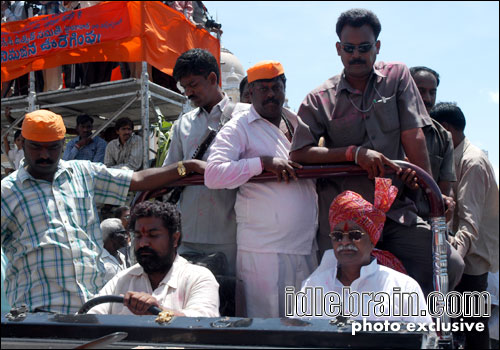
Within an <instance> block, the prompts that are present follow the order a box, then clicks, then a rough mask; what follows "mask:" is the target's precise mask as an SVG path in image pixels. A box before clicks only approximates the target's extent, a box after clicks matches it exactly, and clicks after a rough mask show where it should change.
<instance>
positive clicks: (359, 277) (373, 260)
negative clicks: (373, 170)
mask: <svg viewBox="0 0 500 350" xmlns="http://www.w3.org/2000/svg"><path fill="white" fill-rule="evenodd" d="M391 183H392V181H391V179H387V178H376V179H375V195H374V204H371V203H370V202H368V201H366V200H365V199H364V198H363V197H362V196H360V195H359V194H358V193H355V192H352V191H345V192H343V193H341V194H340V195H338V196H337V197H336V198H335V199H334V201H333V202H332V204H331V206H330V211H329V221H330V227H331V232H330V239H331V243H330V246H331V247H333V250H327V251H326V252H325V254H324V255H323V259H322V261H321V264H320V266H319V267H318V268H317V269H316V270H315V271H314V272H313V274H312V275H311V276H309V277H308V278H307V279H306V280H305V281H304V283H303V284H302V290H301V291H302V293H301V294H302V295H308V294H307V293H306V292H307V289H306V288H307V287H314V288H316V291H318V289H319V288H322V290H323V294H326V293H328V292H335V293H337V294H338V295H339V296H342V295H344V291H343V288H345V287H350V293H351V294H352V293H353V292H357V293H363V292H366V293H370V292H383V293H386V294H387V296H388V297H389V296H390V298H388V299H387V300H386V302H384V307H386V308H389V315H380V314H379V313H377V312H376V309H375V308H373V309H372V308H371V306H373V303H371V301H370V300H369V299H367V298H363V299H362V304H360V305H350V304H349V303H350V302H351V300H354V299H351V298H344V299H343V300H344V303H343V305H341V306H340V309H341V310H342V312H343V313H344V315H345V316H349V317H353V318H354V319H359V318H361V316H363V317H367V320H371V321H378V320H381V319H380V318H379V317H378V316H382V317H383V318H382V320H389V321H404V322H423V323H432V319H431V317H430V316H429V315H428V314H427V316H424V315H422V316H421V313H420V311H423V310H426V302H425V298H424V295H423V293H422V290H421V288H420V286H419V285H418V283H417V282H416V281H415V280H414V279H413V278H411V277H409V276H407V275H406V271H405V268H404V267H403V265H402V264H401V262H400V261H399V260H398V259H397V258H396V257H395V256H394V255H392V254H391V253H389V252H387V251H382V250H378V249H374V247H375V245H376V244H377V241H378V239H379V238H380V235H381V233H382V229H383V227H384V222H385V212H386V211H387V210H389V208H390V206H391V204H392V203H393V201H394V199H395V198H396V195H397V192H398V190H397V188H396V187H395V186H391ZM396 288H399V291H403V292H405V293H413V295H414V296H415V297H416V298H418V307H416V308H415V309H411V308H410V309H408V308H409V307H410V306H409V300H410V299H409V298H399V299H398V300H400V301H401V304H398V305H391V304H390V302H389V299H390V300H395V299H394V296H393V294H394V292H398V289H396ZM316 293H317V292H316ZM299 295H300V294H299ZM407 295H410V294H407ZM341 300H342V299H341ZM346 301H349V302H346ZM372 301H374V300H372ZM413 302H414V303H415V302H416V301H415V300H413ZM318 303H319V301H318V300H314V298H313V296H312V295H311V297H308V298H306V299H305V300H302V302H299V300H297V305H305V306H306V308H305V310H300V309H299V312H300V313H297V316H301V314H306V315H312V316H315V317H331V316H333V315H329V314H326V313H321V312H319V311H321V310H320V309H318V305H320V304H318ZM360 308H361V309H360ZM399 308H400V309H399ZM340 309H339V310H338V311H339V312H341V310H340ZM354 310H357V311H363V312H366V314H363V315H361V314H362V313H361V312H359V315H356V314H355V313H354V312H353V311H354ZM402 310H409V314H406V315H405V314H404V313H402V312H401V311H402ZM396 311H399V312H396Z"/></svg>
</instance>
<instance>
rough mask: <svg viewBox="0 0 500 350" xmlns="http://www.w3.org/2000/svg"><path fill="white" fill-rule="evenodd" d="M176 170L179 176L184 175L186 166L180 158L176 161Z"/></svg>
mask: <svg viewBox="0 0 500 350" xmlns="http://www.w3.org/2000/svg"><path fill="white" fill-rule="evenodd" d="M177 172H178V173H179V175H180V176H186V167H185V166H184V164H183V163H182V160H181V161H180V162H178V163H177Z"/></svg>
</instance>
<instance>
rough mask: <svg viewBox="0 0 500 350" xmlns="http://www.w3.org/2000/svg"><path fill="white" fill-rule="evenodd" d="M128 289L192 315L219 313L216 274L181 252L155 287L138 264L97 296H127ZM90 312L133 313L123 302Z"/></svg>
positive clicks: (101, 305)
mask: <svg viewBox="0 0 500 350" xmlns="http://www.w3.org/2000/svg"><path fill="white" fill-rule="evenodd" d="M128 291H134V292H144V293H148V294H151V295H152V296H153V297H155V298H156V300H158V302H159V303H160V304H161V305H163V306H164V307H166V308H168V309H172V310H176V311H180V312H182V313H184V314H185V315H186V316H188V317H218V316H219V284H218V283H217V281H216V280H215V277H214V275H213V274H212V273H211V272H210V270H208V269H207V268H205V267H203V266H198V265H193V264H191V263H189V262H188V261H187V260H186V259H184V258H183V257H181V256H179V255H177V256H176V258H175V260H174V263H173V264H172V267H171V268H170V271H169V272H168V273H167V274H166V276H165V277H164V278H163V280H162V281H161V282H160V284H159V285H158V287H157V288H156V289H155V290H153V288H152V287H151V282H150V281H149V278H148V275H147V274H146V273H145V272H144V270H143V268H142V267H141V265H139V264H135V265H134V266H131V267H130V268H128V269H127V270H125V271H121V272H120V273H118V275H116V276H115V277H113V279H112V280H111V281H109V282H108V283H107V284H106V285H105V286H104V288H103V289H102V290H101V291H100V292H99V294H98V295H96V297H97V296H103V295H124V294H125V293H126V292H128ZM88 313H89V314H113V315H132V312H130V310H129V309H128V308H127V307H125V306H124V305H123V304H121V303H107V304H100V305H97V306H95V307H93V308H92V309H91V310H90V311H89V312H88Z"/></svg>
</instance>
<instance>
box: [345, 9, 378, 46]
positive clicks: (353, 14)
mask: <svg viewBox="0 0 500 350" xmlns="http://www.w3.org/2000/svg"><path fill="white" fill-rule="evenodd" d="M365 24H368V25H369V26H370V27H372V30H373V34H374V35H375V40H377V39H378V35H379V34H380V31H381V30H382V25H381V24H380V21H379V20H378V18H377V16H376V15H375V14H374V13H373V12H371V11H369V10H366V9H350V10H349V11H346V12H343V13H341V14H340V17H339V18H338V20H337V26H336V31H337V35H338V36H339V39H340V33H342V29H344V26H346V25H349V26H352V27H355V28H359V27H362V26H364V25H365Z"/></svg>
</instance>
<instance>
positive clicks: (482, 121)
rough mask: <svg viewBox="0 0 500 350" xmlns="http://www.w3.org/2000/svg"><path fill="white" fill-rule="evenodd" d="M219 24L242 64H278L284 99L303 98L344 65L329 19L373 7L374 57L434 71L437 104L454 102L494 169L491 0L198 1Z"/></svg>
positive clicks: (295, 104) (494, 21)
mask: <svg viewBox="0 0 500 350" xmlns="http://www.w3.org/2000/svg"><path fill="white" fill-rule="evenodd" d="M204 4H205V6H206V7H207V9H208V12H209V14H210V15H211V16H213V18H214V19H217V21H218V22H219V23H221V24H222V30H223V34H222V39H221V43H222V46H224V47H225V48H227V49H229V50H230V51H231V52H232V53H233V54H235V55H236V56H237V57H238V59H239V60H240V62H241V64H242V65H243V68H244V69H245V70H247V69H248V68H250V67H251V66H252V65H254V64H255V63H257V62H259V61H262V60H277V61H280V62H281V63H282V64H283V67H284V69H285V75H286V77H287V97H288V104H289V106H290V107H291V108H292V109H293V110H294V111H297V110H298V108H299V106H300V104H301V102H302V100H303V99H304V97H305V96H306V95H307V94H308V93H309V92H310V91H311V90H313V89H314V88H316V87H317V86H319V85H320V84H322V83H323V82H324V81H325V80H327V79H328V78H330V77H332V76H334V75H337V74H339V73H340V72H341V71H342V69H343V65H342V62H341V61H340V57H338V56H337V52H336V50H335V43H336V42H337V41H338V37H337V34H336V33H335V24H336V22H337V18H338V17H339V15H340V14H341V13H342V12H344V11H346V10H349V9H351V8H355V7H356V8H366V9H369V10H371V11H373V12H374V13H375V14H376V15H377V16H378V18H379V20H380V22H381V24H382V32H381V33H380V36H379V40H380V41H381V48H380V53H379V55H378V57H377V60H378V61H385V62H391V61H398V62H403V63H405V64H406V65H407V66H408V67H412V66H427V67H430V68H432V69H434V70H436V71H437V72H438V73H439V75H440V80H441V82H440V84H439V87H438V92H437V102H440V101H442V102H456V103H457V105H458V106H459V107H460V108H461V109H462V111H463V112H464V114H465V117H466V122H467V125H466V128H465V134H466V136H467V138H468V139H469V140H470V141H471V142H472V143H473V144H474V145H476V146H478V147H479V148H481V149H483V150H486V151H487V152H488V157H489V159H490V162H491V163H492V165H493V167H494V169H495V172H496V179H497V184H498V174H499V152H498V149H499V145H498V139H499V125H498V121H499V112H498V111H499V105H498V99H499V97H498V90H499V88H498V66H499V62H498V61H499V59H498V57H499V51H498V45H499V26H498V17H499V14H498V12H499V3H498V2H496V1H495V2H480V1H474V2H457V1H453V2H439V1H432V2H397V1H395V2H393V1H391V2H384V1H375V2H364V1H356V2H342V1H339V2H337V1H335V2H314V1H292V2H288V1H279V2H273V1H262V2H253V1H252V2H247V1H204Z"/></svg>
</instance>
